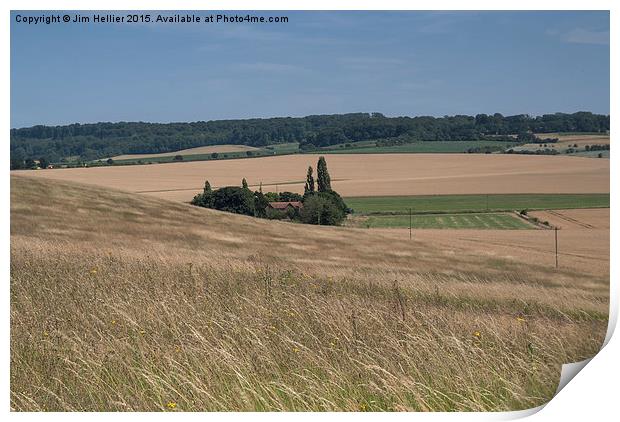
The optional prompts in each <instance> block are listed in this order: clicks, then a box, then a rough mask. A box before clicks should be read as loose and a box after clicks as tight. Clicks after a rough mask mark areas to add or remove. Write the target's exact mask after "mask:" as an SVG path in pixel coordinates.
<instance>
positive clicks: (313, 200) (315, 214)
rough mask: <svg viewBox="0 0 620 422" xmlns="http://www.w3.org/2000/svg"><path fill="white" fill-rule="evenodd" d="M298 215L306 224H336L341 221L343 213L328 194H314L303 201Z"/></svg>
mask: <svg viewBox="0 0 620 422" xmlns="http://www.w3.org/2000/svg"><path fill="white" fill-rule="evenodd" d="M300 216H301V221H302V222H303V223H306V224H319V225H326V226H336V225H339V224H340V223H342V220H344V217H345V214H344V212H342V210H341V209H339V208H338V206H337V205H336V204H335V203H334V202H333V201H332V200H331V199H330V198H329V197H328V196H324V195H322V194H314V195H309V196H308V197H307V198H306V200H305V201H304V207H303V208H302V209H301V215H300Z"/></svg>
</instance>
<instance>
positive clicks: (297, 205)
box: [269, 201, 304, 211]
mask: <svg viewBox="0 0 620 422" xmlns="http://www.w3.org/2000/svg"><path fill="white" fill-rule="evenodd" d="M289 207H291V208H292V209H293V210H296V211H299V210H300V209H302V208H303V207H304V204H302V203H301V202H300V201H284V202H270V203H269V208H272V209H274V210H279V211H286V210H288V209H289Z"/></svg>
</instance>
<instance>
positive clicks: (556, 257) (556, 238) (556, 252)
mask: <svg viewBox="0 0 620 422" xmlns="http://www.w3.org/2000/svg"><path fill="white" fill-rule="evenodd" d="M554 232H555V268H558V228H557V227H556V228H555V230H554Z"/></svg>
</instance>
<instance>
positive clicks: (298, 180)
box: [14, 154, 609, 202]
mask: <svg viewBox="0 0 620 422" xmlns="http://www.w3.org/2000/svg"><path fill="white" fill-rule="evenodd" d="M317 159H318V155H313V154H302V155H284V156H275V157H261V158H252V159H231V160H217V161H194V162H187V163H167V164H152V165H141V166H109V167H95V168H73V169H53V170H39V171H16V172H14V173H15V174H26V175H28V176H33V177H42V178H49V179H55V180H66V181H75V182H83V183H89V184H95V185H99V186H104V187H111V188H116V189H122V190H126V191H130V192H139V193H144V194H148V195H153V196H157V197H160V198H164V199H170V200H175V201H182V202H189V201H190V200H191V199H192V197H193V196H194V195H195V194H196V193H198V192H200V191H201V189H202V186H203V185H204V181H205V179H208V180H209V181H210V182H211V185H212V186H213V187H220V186H225V185H237V186H238V185H240V184H241V179H242V178H243V177H245V178H246V179H247V181H248V183H249V184H250V185H251V187H253V188H254V189H256V190H258V185H259V184H260V183H262V185H263V190H272V191H275V190H276V189H277V190H278V191H283V190H289V191H294V192H303V185H304V181H305V177H306V169H307V168H308V166H310V165H312V166H314V165H315V164H316V162H317ZM327 161H328V166H329V170H330V174H331V177H332V187H333V188H334V189H335V190H337V191H338V192H339V193H340V194H341V195H342V196H345V197H350V196H369V195H370V196H393V195H434V194H487V193H496V194H498V193H511V194H514V193H554V194H556V193H609V160H605V159H589V158H584V157H566V156H525V155H510V154H334V155H329V156H328V157H327Z"/></svg>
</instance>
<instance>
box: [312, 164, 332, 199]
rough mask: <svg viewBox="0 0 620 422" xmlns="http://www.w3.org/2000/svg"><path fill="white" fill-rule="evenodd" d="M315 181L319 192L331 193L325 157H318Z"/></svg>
mask: <svg viewBox="0 0 620 422" xmlns="http://www.w3.org/2000/svg"><path fill="white" fill-rule="evenodd" d="M316 181H317V185H318V186H317V190H318V191H319V192H331V190H332V185H331V179H330V177H329V172H328V171H327V163H326V162H325V157H319V162H318V163H317V165H316Z"/></svg>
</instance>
